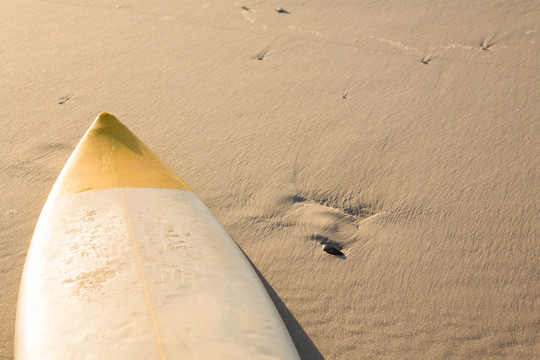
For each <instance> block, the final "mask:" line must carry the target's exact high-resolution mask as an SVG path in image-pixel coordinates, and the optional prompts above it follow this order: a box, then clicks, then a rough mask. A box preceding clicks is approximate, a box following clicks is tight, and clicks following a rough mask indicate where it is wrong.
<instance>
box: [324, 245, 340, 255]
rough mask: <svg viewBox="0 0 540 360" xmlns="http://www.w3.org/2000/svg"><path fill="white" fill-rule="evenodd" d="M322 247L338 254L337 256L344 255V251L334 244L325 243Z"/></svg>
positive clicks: (328, 251)
mask: <svg viewBox="0 0 540 360" xmlns="http://www.w3.org/2000/svg"><path fill="white" fill-rule="evenodd" d="M322 249H323V250H324V251H326V252H327V253H329V254H332V255H336V256H343V253H342V252H341V251H340V250H339V249H337V248H336V247H335V246H334V245H330V244H324V245H323V246H322Z"/></svg>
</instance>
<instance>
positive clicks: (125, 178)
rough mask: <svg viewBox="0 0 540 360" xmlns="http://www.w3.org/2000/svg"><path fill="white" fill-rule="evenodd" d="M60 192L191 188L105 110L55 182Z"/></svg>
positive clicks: (188, 189) (187, 189)
mask: <svg viewBox="0 0 540 360" xmlns="http://www.w3.org/2000/svg"><path fill="white" fill-rule="evenodd" d="M55 188H57V190H58V191H59V192H60V193H64V194H66V193H67V194H76V193H79V192H85V191H96V190H104V189H109V188H164V189H179V190H186V191H192V190H191V189H190V187H189V186H188V185H187V184H186V183H185V182H184V180H182V178H180V177H179V176H178V175H177V174H176V173H175V172H174V170H172V169H171V168H170V167H169V166H168V165H167V164H165V162H163V161H162V160H161V159H160V158H159V157H158V156H157V155H156V154H154V153H153V152H152V151H151V150H150V149H149V148H148V146H146V144H144V143H143V142H142V141H141V140H140V139H139V138H138V137H137V136H135V134H133V133H132V132H131V131H130V130H129V129H128V128H127V127H126V126H125V125H124V124H122V123H121V122H120V120H118V119H117V118H116V117H115V116H114V115H112V114H110V113H108V112H102V113H101V114H99V116H98V117H97V118H96V120H95V121H94V122H93V124H92V126H91V127H90V129H88V131H87V132H86V134H85V135H84V137H83V139H82V140H81V141H80V143H79V145H77V148H76V149H75V151H74V152H73V154H72V155H71V157H70V158H69V160H68V163H67V164H66V166H65V167H64V170H63V171H62V174H61V175H60V177H59V178H58V180H57V184H55Z"/></svg>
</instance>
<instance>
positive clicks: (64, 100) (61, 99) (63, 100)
mask: <svg viewBox="0 0 540 360" xmlns="http://www.w3.org/2000/svg"><path fill="white" fill-rule="evenodd" d="M69 99H70V97H69V96H62V97H61V98H60V101H59V102H58V103H59V104H60V105H62V104H65V103H66V102H67V101H68V100H69Z"/></svg>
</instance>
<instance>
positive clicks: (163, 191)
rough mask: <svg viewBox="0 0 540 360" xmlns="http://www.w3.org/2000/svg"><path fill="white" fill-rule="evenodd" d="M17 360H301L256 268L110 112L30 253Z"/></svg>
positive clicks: (71, 165) (87, 140)
mask: <svg viewBox="0 0 540 360" xmlns="http://www.w3.org/2000/svg"><path fill="white" fill-rule="evenodd" d="M15 358H16V359H250V360H253V359H299V356H298V353H297V351H296V349H295V346H294V344H293V342H292V340H291V337H290V335H289V333H288V332H287V329H286V327H285V325H284V323H283V321H282V319H281V317H280V315H279V313H278V311H277V310H276V308H275V306H274V303H273V302H272V300H271V298H270V297H269V295H268V293H267V292H266V289H265V288H264V285H263V284H262V283H261V281H260V279H259V278H258V276H257V274H256V272H255V271H254V269H253V267H252V266H251V264H250V263H249V261H248V259H247V258H246V257H245V255H244V254H243V252H242V251H241V250H240V248H239V247H238V245H237V244H236V243H235V241H234V240H233V239H232V238H231V236H230V235H229V234H228V233H227V231H226V230H225V229H224V228H223V226H222V225H220V223H219V222H218V220H217V219H216V218H215V217H214V216H213V215H212V213H211V212H210V211H209V209H208V208H207V207H206V206H205V205H204V204H203V203H202V201H201V200H200V199H199V198H198V197H197V195H195V193H194V192H193V191H192V189H191V188H190V187H189V186H188V185H187V184H186V183H185V182H184V181H183V180H182V179H181V178H180V177H179V176H178V175H177V174H176V173H175V172H174V171H173V170H172V169H171V168H170V167H169V166H167V165H166V164H165V163H164V162H163V161H162V160H161V159H160V158H159V157H158V156H157V155H156V154H154V153H153V152H152V151H151V150H150V149H149V148H148V146H146V145H145V144H144V143H143V142H142V141H141V140H140V139H139V138H137V137H136V136H135V135H134V134H133V133H132V132H131V131H130V130H129V129H128V128H127V127H126V126H124V125H123V124H122V123H121V122H120V121H119V120H118V119H116V118H115V117H114V116H113V115H111V114H109V113H102V114H101V115H99V116H98V117H97V119H96V120H95V121H94V123H93V124H92V126H91V127H90V129H89V130H88V131H87V132H86V134H85V135H84V137H83V138H82V140H81V141H80V143H79V144H78V145H77V147H76V149H75V151H74V152H73V154H72V155H71V157H70V158H69V160H68V162H67V164H66V166H65V167H64V169H63V170H62V172H61V174H60V176H59V178H58V179H57V181H56V183H55V184H54V186H53V189H52V190H51V192H50V194H49V197H48V198H47V201H46V203H45V206H44V208H43V210H42V213H41V215H40V217H39V220H38V223H37V225H36V229H35V231H34V235H33V237H32V241H31V243H30V248H29V251H28V254H27V257H26V262H25V266H24V271H23V276H22V280H21V285H20V290H19V299H18V304H17V315H16V330H15Z"/></svg>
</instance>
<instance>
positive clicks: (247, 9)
mask: <svg viewBox="0 0 540 360" xmlns="http://www.w3.org/2000/svg"><path fill="white" fill-rule="evenodd" d="M242 9H244V10H246V11H251V10H250V9H249V8H248V7H247V6H242Z"/></svg>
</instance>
